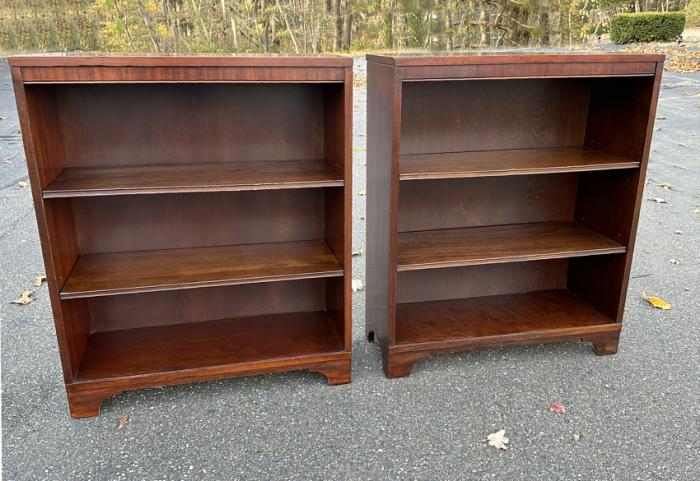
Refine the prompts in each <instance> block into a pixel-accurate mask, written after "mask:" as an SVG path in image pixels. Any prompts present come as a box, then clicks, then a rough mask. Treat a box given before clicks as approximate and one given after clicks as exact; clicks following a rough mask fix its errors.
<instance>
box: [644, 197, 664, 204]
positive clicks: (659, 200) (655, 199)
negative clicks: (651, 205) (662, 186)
mask: <svg viewBox="0 0 700 481" xmlns="http://www.w3.org/2000/svg"><path fill="white" fill-rule="evenodd" d="M647 200H649V201H651V202H656V203H657V204H668V202H667V201H666V200H665V199H662V198H661V197H649V198H648V199H647Z"/></svg>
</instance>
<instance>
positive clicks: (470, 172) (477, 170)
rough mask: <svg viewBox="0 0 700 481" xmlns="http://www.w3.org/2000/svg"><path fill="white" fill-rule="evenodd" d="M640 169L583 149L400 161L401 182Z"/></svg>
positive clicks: (494, 152) (461, 154)
mask: <svg viewBox="0 0 700 481" xmlns="http://www.w3.org/2000/svg"><path fill="white" fill-rule="evenodd" d="M637 167H639V162H636V161H633V160H630V159H625V158H624V157H619V156H617V155H612V154H608V153H605V152H600V151H598V150H593V149H581V148H552V149H516V150H490V151H477V152H451V153H440V154H418V155H402V156H401V158H400V160H399V170H400V179H401V180H418V179H452V178H465V177H494V176H503V175H528V174H556V173H563V172H584V171H591V170H615V169H633V168H637Z"/></svg>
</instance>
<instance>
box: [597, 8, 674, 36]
mask: <svg viewBox="0 0 700 481" xmlns="http://www.w3.org/2000/svg"><path fill="white" fill-rule="evenodd" d="M684 28H685V15H684V14H683V13H682V12H644V13H618V14H617V15H614V16H613V18H612V22H610V38H611V39H612V41H613V42H614V43H630V42H652V41H655V40H656V41H658V40H675V39H676V38H678V37H680V36H681V35H682V34H683V29H684Z"/></svg>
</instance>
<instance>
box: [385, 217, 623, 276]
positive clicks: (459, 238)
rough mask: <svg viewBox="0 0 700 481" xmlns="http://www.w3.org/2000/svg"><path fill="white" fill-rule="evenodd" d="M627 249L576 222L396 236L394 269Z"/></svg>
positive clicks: (564, 256)
mask: <svg viewBox="0 0 700 481" xmlns="http://www.w3.org/2000/svg"><path fill="white" fill-rule="evenodd" d="M624 252H625V247H624V246H623V245H621V244H619V243H617V242H615V241H613V240H610V239H608V238H607V237H605V236H603V235H601V234H599V233H597V232H595V231H593V230H591V229H589V228H587V227H584V226H582V225H580V224H577V223H575V222H537V223H529V224H510V225H496V226H486V227H467V228H458V229H438V230H427V231H417V232H403V233H399V238H398V248H397V270H399V271H409V270H418V269H431V268H441V267H460V266H470V265H479V264H494V263H500V262H517V261H532V260H540V259H558V258H568V257H581V256H589V255H600V254H620V253H624Z"/></svg>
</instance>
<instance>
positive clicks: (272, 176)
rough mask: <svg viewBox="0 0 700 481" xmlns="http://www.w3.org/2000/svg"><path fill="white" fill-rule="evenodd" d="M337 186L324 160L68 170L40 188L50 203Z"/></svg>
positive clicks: (337, 178)
mask: <svg viewBox="0 0 700 481" xmlns="http://www.w3.org/2000/svg"><path fill="white" fill-rule="evenodd" d="M342 185H343V179H342V177H341V176H340V175H338V173H336V172H335V171H334V170H333V169H332V168H331V166H330V165H329V164H328V163H327V162H325V161H324V160H289V161H238V162H221V163H190V164H168V165H125V166H114V167H67V168H66V169H64V170H63V171H62V172H61V173H60V174H59V175H58V177H56V179H55V180H54V181H53V182H52V183H51V184H50V185H49V186H48V187H47V188H46V189H45V190H44V194H43V196H44V198H45V199H54V198H61V197H91V196H101V195H124V194H165V193H183V192H235V191H243V190H262V189H266V190H269V189H289V188H311V187H341V186H342Z"/></svg>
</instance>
